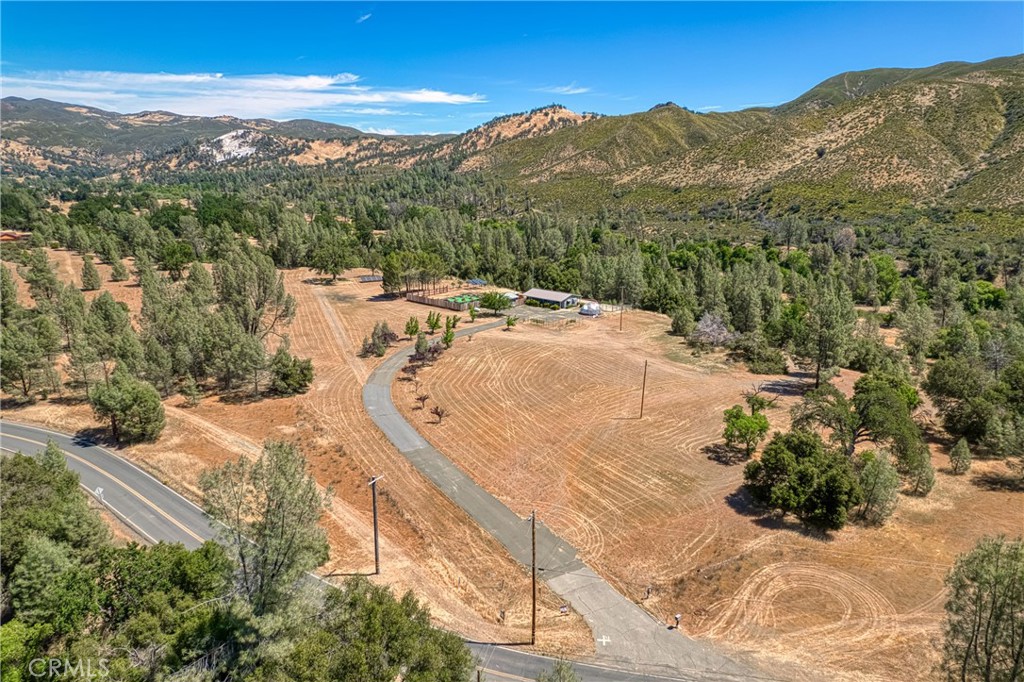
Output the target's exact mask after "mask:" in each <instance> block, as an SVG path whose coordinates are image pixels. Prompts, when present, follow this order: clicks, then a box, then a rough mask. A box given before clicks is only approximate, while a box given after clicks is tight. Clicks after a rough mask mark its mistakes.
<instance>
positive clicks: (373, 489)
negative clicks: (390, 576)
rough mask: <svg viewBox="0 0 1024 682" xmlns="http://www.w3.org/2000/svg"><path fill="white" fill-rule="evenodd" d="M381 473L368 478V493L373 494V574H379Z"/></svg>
mask: <svg viewBox="0 0 1024 682" xmlns="http://www.w3.org/2000/svg"><path fill="white" fill-rule="evenodd" d="M382 478H384V476H383V474H382V475H380V476H374V477H373V478H371V479H370V494H371V495H372V496H373V574H374V575H380V535H379V532H378V530H377V481H379V480H380V479H382Z"/></svg>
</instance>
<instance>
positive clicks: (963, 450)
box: [949, 438, 971, 474]
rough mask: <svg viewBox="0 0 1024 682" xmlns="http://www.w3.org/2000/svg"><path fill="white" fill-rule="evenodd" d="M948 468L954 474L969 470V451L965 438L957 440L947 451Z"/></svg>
mask: <svg viewBox="0 0 1024 682" xmlns="http://www.w3.org/2000/svg"><path fill="white" fill-rule="evenodd" d="M949 466H950V469H952V470H953V473H954V474H963V473H966V472H967V471H968V470H969V469H970V468H971V449H970V447H968V445H967V439H966V438H961V439H960V440H958V441H957V442H956V445H954V446H953V449H952V450H950V451H949Z"/></svg>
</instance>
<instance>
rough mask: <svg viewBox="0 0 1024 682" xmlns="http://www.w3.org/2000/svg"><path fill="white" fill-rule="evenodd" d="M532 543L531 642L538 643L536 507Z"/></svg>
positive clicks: (531, 527)
mask: <svg viewBox="0 0 1024 682" xmlns="http://www.w3.org/2000/svg"><path fill="white" fill-rule="evenodd" d="M530 544H531V546H532V556H533V558H532V560H531V561H530V564H531V566H532V567H533V580H532V582H531V592H532V593H533V617H532V618H531V621H530V644H536V643H537V510H536V509H534V510H533V513H532V514H530Z"/></svg>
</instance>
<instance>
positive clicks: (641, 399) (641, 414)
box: [640, 360, 647, 419]
mask: <svg viewBox="0 0 1024 682" xmlns="http://www.w3.org/2000/svg"><path fill="white" fill-rule="evenodd" d="M646 393H647V361H646V360H644V383H643V385H642V386H641V388H640V418H641V419H643V418H644V397H645V395H646Z"/></svg>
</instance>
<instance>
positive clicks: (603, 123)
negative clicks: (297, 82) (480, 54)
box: [462, 57, 1024, 216]
mask: <svg viewBox="0 0 1024 682" xmlns="http://www.w3.org/2000/svg"><path fill="white" fill-rule="evenodd" d="M865 74H866V75H865ZM847 76H850V74H847ZM859 76H864V80H863V81H862V82H865V83H869V84H870V85H869V86H868V87H866V88H865V89H866V90H870V92H868V93H866V94H861V95H858V96H856V97H853V98H852V99H845V98H844V97H839V96H838V95H835V96H832V99H831V100H829V99H828V98H829V97H830V95H829V94H828V93H830V92H831V93H833V94H834V93H835V92H836V90H835V88H836V83H837V82H842V80H843V77H842V76H840V77H836V79H830V80H829V81H826V82H825V83H823V84H822V85H819V86H817V87H816V88H815V89H813V90H812V91H810V92H809V93H808V94H807V95H804V96H802V97H801V98H799V100H796V101H795V102H794V103H790V104H787V105H784V106H782V107H778V108H776V109H772V110H768V109H751V110H745V111H739V112H730V113H718V114H696V113H693V112H690V111H687V110H685V109H681V108H679V107H676V106H662V107H658V108H655V109H653V110H651V111H647V112H643V113H639V114H632V115H628V116H616V117H607V118H601V119H597V120H594V121H588V122H585V123H582V124H581V125H579V126H577V127H574V128H567V129H563V130H560V131H557V132H555V133H552V134H550V135H547V136H544V137H537V138H532V139H526V140H515V141H512V142H508V143H505V144H500V145H497V146H495V147H493V148H491V149H489V150H485V151H483V152H481V153H480V154H477V155H475V156H472V157H470V158H469V159H467V160H466V161H464V162H463V164H462V167H463V168H464V169H467V170H485V171H490V172H493V173H495V174H497V175H498V176H499V177H501V178H502V179H504V180H506V181H508V182H509V183H511V184H512V185H513V186H516V187H518V188H520V189H521V190H522V191H523V192H527V193H529V194H530V195H531V196H532V197H534V198H536V199H539V200H541V201H560V202H562V203H563V204H564V205H567V206H576V207H580V208H586V209H588V210H590V209H594V208H596V207H597V206H599V205H601V204H605V203H609V202H616V201H617V202H620V203H625V204H627V205H634V206H637V207H639V208H646V209H652V208H662V209H668V210H677V209H683V210H694V209H699V208H701V207H707V206H708V205H711V204H715V203H716V202H726V203H728V204H737V203H740V204H743V205H744V206H745V207H747V208H748V209H749V210H752V211H758V212H767V213H775V214H777V213H781V212H785V211H790V210H804V211H810V212H813V213H815V214H819V215H850V214H854V215H861V216H864V215H868V216H870V215H876V214H881V213H886V212H889V211H893V210H900V207H901V206H914V205H919V204H922V203H934V202H941V203H948V204H950V205H952V206H953V207H959V208H960V209H963V210H970V209H975V208H978V207H981V208H983V209H1001V210H1013V211H1018V210H1021V209H1024V181H1022V180H1021V178H1022V177H1024V175H1022V173H1021V170H1022V168H1024V159H1022V154H1024V152H1022V150H1024V57H1009V58H1005V59H998V60H992V61H990V62H985V63H982V64H973V65H972V64H965V63H949V64H941V65H938V66H936V67H931V68H928V69H920V70H913V69H902V70H884V73H882V72H881V71H871V72H862V73H861V74H859ZM837 79H838V80H837ZM833 100H834V101H833ZM811 102H816V103H817V104H816V105H815V106H809V105H808V104H809V103H811Z"/></svg>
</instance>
